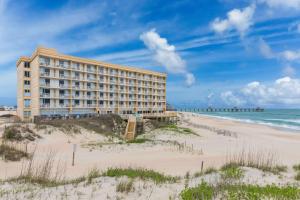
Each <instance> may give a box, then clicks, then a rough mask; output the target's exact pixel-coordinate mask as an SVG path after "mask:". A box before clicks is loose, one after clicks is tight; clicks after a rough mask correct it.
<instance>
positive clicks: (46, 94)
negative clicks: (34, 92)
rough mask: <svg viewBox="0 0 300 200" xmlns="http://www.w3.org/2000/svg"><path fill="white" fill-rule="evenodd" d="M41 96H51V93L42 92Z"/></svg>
mask: <svg viewBox="0 0 300 200" xmlns="http://www.w3.org/2000/svg"><path fill="white" fill-rule="evenodd" d="M40 97H46V98H49V97H50V93H42V94H40Z"/></svg>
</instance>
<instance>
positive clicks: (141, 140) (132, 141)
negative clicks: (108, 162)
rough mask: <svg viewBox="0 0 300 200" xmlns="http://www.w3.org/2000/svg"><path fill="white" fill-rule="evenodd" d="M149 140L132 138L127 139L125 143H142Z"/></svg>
mask: <svg viewBox="0 0 300 200" xmlns="http://www.w3.org/2000/svg"><path fill="white" fill-rule="evenodd" d="M151 141H152V140H150V139H147V138H135V139H134V140H130V141H127V143H129V144H132V143H134V144H142V143H146V142H151Z"/></svg>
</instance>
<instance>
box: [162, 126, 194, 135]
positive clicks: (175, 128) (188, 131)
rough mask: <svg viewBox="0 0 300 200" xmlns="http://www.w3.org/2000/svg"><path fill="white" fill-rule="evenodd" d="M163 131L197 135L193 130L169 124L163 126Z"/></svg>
mask: <svg viewBox="0 0 300 200" xmlns="http://www.w3.org/2000/svg"><path fill="white" fill-rule="evenodd" d="M161 129H163V130H168V131H174V132H177V133H181V134H192V135H197V134H196V133H195V132H194V131H193V130H192V129H190V128H183V127H179V126H177V125H176V124H168V125H165V126H162V127H161Z"/></svg>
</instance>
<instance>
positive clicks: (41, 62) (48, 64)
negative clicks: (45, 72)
mask: <svg viewBox="0 0 300 200" xmlns="http://www.w3.org/2000/svg"><path fill="white" fill-rule="evenodd" d="M40 66H50V62H45V61H40Z"/></svg>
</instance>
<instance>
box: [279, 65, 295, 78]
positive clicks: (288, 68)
mask: <svg viewBox="0 0 300 200" xmlns="http://www.w3.org/2000/svg"><path fill="white" fill-rule="evenodd" d="M282 72H283V75H285V76H294V75H295V74H296V69H295V68H294V67H292V66H290V65H287V66H285V67H284V68H283V71H282Z"/></svg>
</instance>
